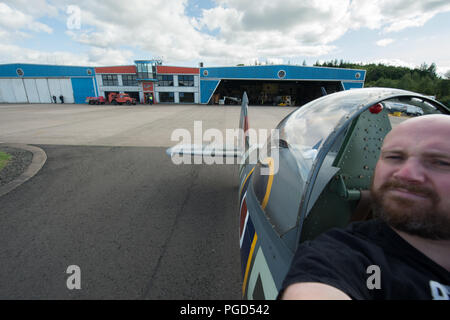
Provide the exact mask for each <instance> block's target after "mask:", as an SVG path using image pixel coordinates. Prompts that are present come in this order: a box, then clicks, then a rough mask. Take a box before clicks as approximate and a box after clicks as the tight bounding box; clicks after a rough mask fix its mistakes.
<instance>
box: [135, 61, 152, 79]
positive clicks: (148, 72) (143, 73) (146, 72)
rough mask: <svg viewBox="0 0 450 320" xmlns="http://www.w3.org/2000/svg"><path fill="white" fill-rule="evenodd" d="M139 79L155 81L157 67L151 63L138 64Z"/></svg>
mask: <svg viewBox="0 0 450 320" xmlns="http://www.w3.org/2000/svg"><path fill="white" fill-rule="evenodd" d="M136 70H137V79H154V78H155V73H156V67H155V66H154V65H152V64H151V63H146V62H136Z"/></svg>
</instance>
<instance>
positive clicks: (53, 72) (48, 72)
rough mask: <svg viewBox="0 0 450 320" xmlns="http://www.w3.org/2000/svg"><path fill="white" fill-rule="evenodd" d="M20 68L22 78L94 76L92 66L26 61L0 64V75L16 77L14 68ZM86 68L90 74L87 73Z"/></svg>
mask: <svg viewBox="0 0 450 320" xmlns="http://www.w3.org/2000/svg"><path fill="white" fill-rule="evenodd" d="M18 68H21V69H22V70H23V72H24V74H23V78H27V77H39V78H51V77H90V78H92V77H94V76H95V68H94V67H73V66H52V65H45V64H27V63H13V64H2V65H0V77H7V78H12V77H15V78H17V77H18V76H17V73H16V70H17V69H18ZM88 70H90V71H91V74H90V75H89V74H88Z"/></svg>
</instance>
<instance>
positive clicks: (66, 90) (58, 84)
mask: <svg viewBox="0 0 450 320" xmlns="http://www.w3.org/2000/svg"><path fill="white" fill-rule="evenodd" d="M48 87H49V91H50V97H53V96H55V97H56V99H57V100H56V101H58V103H60V100H59V96H61V95H62V96H63V97H64V103H74V99H73V90H72V83H71V81H70V79H48Z"/></svg>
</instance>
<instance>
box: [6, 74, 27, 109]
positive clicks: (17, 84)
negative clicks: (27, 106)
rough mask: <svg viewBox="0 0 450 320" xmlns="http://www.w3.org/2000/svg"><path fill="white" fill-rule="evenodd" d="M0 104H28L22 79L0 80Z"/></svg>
mask: <svg viewBox="0 0 450 320" xmlns="http://www.w3.org/2000/svg"><path fill="white" fill-rule="evenodd" d="M0 102H3V103H27V102H28V99H27V94H26V91H25V86H24V84H23V81H22V79H0Z"/></svg>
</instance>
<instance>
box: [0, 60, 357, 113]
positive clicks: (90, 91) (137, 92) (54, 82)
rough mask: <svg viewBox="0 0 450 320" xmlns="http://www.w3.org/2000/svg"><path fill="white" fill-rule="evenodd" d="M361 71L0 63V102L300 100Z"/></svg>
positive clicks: (341, 85) (339, 86)
mask: <svg viewBox="0 0 450 320" xmlns="http://www.w3.org/2000/svg"><path fill="white" fill-rule="evenodd" d="M365 75H366V71H365V70H357V69H342V68H325V67H310V66H295V65H264V66H236V67H203V66H202V67H199V68H193V67H180V66H165V65H162V64H161V63H160V62H155V61H154V60H137V61H135V64H134V65H127V66H109V67H83V66H58V65H41V64H25V63H16V64H3V65H0V103H52V102H53V101H52V100H53V99H52V98H53V96H55V97H57V98H58V100H57V102H58V103H59V102H60V100H59V97H60V96H63V97H64V102H65V103H85V101H86V97H95V96H104V97H107V96H108V94H109V93H110V92H121V93H128V94H129V95H130V96H131V97H133V98H135V99H136V100H137V101H139V102H141V103H145V102H146V101H148V98H149V97H150V96H152V97H153V101H154V102H155V103H176V104H178V103H188V104H237V103H240V98H241V97H242V94H243V92H244V91H246V92H247V94H248V97H249V101H250V104H252V105H302V104H304V103H306V102H308V101H311V100H313V99H316V98H318V97H320V96H322V95H324V94H329V93H333V92H336V91H341V90H348V89H353V88H362V87H363V86H364V80H365Z"/></svg>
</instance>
